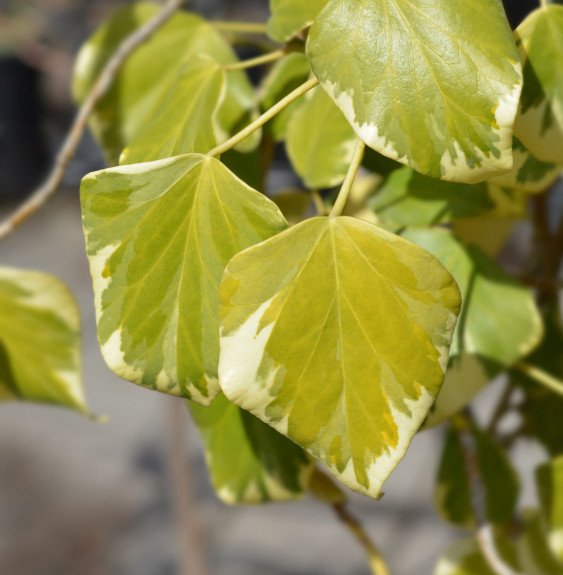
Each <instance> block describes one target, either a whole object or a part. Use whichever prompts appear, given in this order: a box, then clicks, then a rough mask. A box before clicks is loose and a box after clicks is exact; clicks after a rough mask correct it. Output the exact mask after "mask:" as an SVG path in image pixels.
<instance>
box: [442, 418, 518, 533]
mask: <svg viewBox="0 0 563 575" xmlns="http://www.w3.org/2000/svg"><path fill="white" fill-rule="evenodd" d="M468 433H470V434H471V435H472V440H473V442H474V444H475V449H476V453H477V461H476V464H477V465H478V466H479V472H480V475H481V483H482V487H483V494H484V505H485V515H486V518H487V520H488V521H489V522H490V523H494V524H502V523H508V522H510V521H512V520H513V518H514V512H515V509H516V504H517V502H518V494H519V489H520V486H519V484H518V475H517V474H516V472H515V471H514V469H513V467H512V465H511V463H510V460H509V458H508V457H507V455H506V453H505V452H504V451H503V450H502V448H501V447H500V446H499V445H498V444H497V443H495V441H494V440H493V439H492V438H491V437H490V436H489V435H487V434H486V433H484V432H482V431H480V430H478V429H473V430H470V431H468ZM434 502H435V505H436V508H437V509H438V512H439V514H440V515H441V517H443V518H444V519H445V520H446V521H449V522H450V523H453V524H454V525H458V526H460V527H467V528H474V527H476V521H475V514H474V511H473V504H472V495H471V484H470V479H469V477H468V475H467V471H466V469H465V456H464V454H463V447H462V438H461V436H460V433H459V432H458V431H457V430H456V429H453V428H450V429H449V430H448V433H447V436H446V442H445V445H444V449H443V451H442V458H441V460H440V466H439V470H438V478H437V482H436V488H435V492H434Z"/></svg>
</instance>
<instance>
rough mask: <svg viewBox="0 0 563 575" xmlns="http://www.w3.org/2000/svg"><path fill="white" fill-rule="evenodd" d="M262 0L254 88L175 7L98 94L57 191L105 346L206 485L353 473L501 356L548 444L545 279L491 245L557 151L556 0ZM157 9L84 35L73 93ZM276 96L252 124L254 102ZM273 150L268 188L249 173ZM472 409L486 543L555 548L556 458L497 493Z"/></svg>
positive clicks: (549, 338) (562, 90)
mask: <svg viewBox="0 0 563 575" xmlns="http://www.w3.org/2000/svg"><path fill="white" fill-rule="evenodd" d="M271 9H272V17H271V20H270V22H269V24H268V33H269V36H270V40H268V41H266V42H264V43H261V44H260V46H263V45H266V46H268V45H269V44H270V42H271V43H272V50H275V49H278V48H279V46H280V45H281V47H282V50H283V52H284V53H280V56H281V57H280V58H279V59H278V61H277V62H275V63H273V64H272V65H270V67H269V68H268V69H266V70H265V71H264V73H263V75H262V77H261V79H260V82H259V85H258V86H254V85H253V84H252V83H251V82H250V79H249V76H248V75H247V74H246V72H245V71H244V65H239V64H238V58H237V55H236V52H235V49H234V48H233V46H232V45H231V44H230V43H229V40H231V39H232V38H230V37H228V35H224V34H222V33H221V32H220V31H219V30H218V29H216V28H215V27H214V25H213V23H212V22H206V21H204V20H203V19H202V18H200V17H199V16H197V15H194V14H190V13H187V12H182V13H179V14H177V15H175V16H174V17H173V18H172V19H171V20H170V21H169V22H168V23H167V24H166V25H165V26H164V27H162V28H161V29H160V30H159V31H158V32H157V33H156V34H154V36H153V37H152V38H151V39H150V40H149V41H148V42H146V44H144V45H143V46H142V47H141V49H139V50H138V51H137V52H135V53H134V54H133V55H132V56H131V57H130V58H129V59H128V60H127V62H126V63H125V65H124V67H123V68H122V70H121V71H120V72H119V74H118V76H117V78H116V81H115V83H114V85H113V87H112V88H111V90H110V91H109V93H108V94H107V95H106V96H105V97H104V99H103V100H102V101H101V102H100V103H99V105H98V106H97V108H96V110H95V113H94V115H93V117H92V119H91V127H92V130H93V132H94V134H95V136H96V137H97V139H98V140H99V142H100V144H101V146H102V148H103V149H104V151H105V154H106V158H107V161H108V164H109V165H110V166H111V167H109V168H108V169H105V170H102V171H100V172H96V173H93V174H90V175H88V176H86V177H85V178H84V181H83V184H82V189H81V199H82V213H83V223H84V230H85V236H86V247H87V252H88V257H89V260H90V266H91V272H92V277H93V281H94V291H95V297H96V301H95V305H96V313H97V324H98V336H99V340H100V345H101V348H102V352H103V354H104V357H105V359H106V361H107V363H108V365H109V366H110V367H111V368H112V369H113V370H114V371H115V372H116V373H117V374H118V375H119V376H121V377H122V378H124V379H127V380H129V381H132V382H134V383H137V384H140V385H143V386H145V387H148V388H150V389H154V390H158V391H161V392H165V393H169V394H173V395H177V396H181V397H184V398H186V399H188V400H189V401H188V403H189V407H190V410H191V412H192V414H193V417H194V419H195V421H196V423H197V425H198V427H199V429H200V431H201V435H202V438H203V441H204V444H205V449H206V455H207V459H208V463H209V467H210V474H211V477H212V480H213V483H214V486H215V488H216V490H217V493H218V494H219V496H220V497H221V498H222V499H223V500H225V501H227V502H230V503H236V502H262V501H267V500H285V499H290V498H295V497H299V496H300V495H301V494H302V493H303V492H304V491H305V490H307V489H308V488H309V486H310V481H311V477H312V471H313V466H314V465H316V464H317V462H319V463H320V464H322V465H324V466H325V467H326V468H327V469H328V470H329V471H330V472H331V473H332V474H333V475H334V476H336V477H337V478H338V479H339V480H340V481H341V482H342V483H344V484H345V485H347V486H348V487H350V488H352V489H354V490H356V491H359V492H361V493H364V494H367V495H369V496H372V497H378V496H379V494H380V490H381V487H382V484H383V482H384V481H385V480H386V479H387V477H388V476H389V474H390V473H391V472H392V471H393V469H394V468H395V466H396V465H397V464H398V462H399V461H400V460H401V458H402V456H403V455H404V453H405V451H406V450H407V448H408V446H409V444H410V442H411V440H412V438H413V436H414V435H415V434H416V433H417V432H418V430H419V429H420V428H421V427H429V426H432V425H437V424H439V423H442V422H444V421H446V420H448V419H450V418H452V416H453V417H454V419H453V421H454V423H455V417H456V414H457V413H459V412H460V410H463V409H464V408H465V407H466V406H467V405H468V404H469V403H470V402H471V400H472V399H473V397H474V396H475V395H476V394H477V392H478V391H480V390H481V389H482V388H483V387H485V386H486V385H487V384H488V383H489V382H490V381H491V380H492V379H493V378H495V377H497V376H499V375H501V374H503V375H504V376H505V377H508V383H507V384H506V385H507V386H508V389H509V390H511V389H516V388H518V389H520V390H521V393H522V395H523V397H524V398H525V399H524V401H523V403H522V404H521V406H520V408H521V411H522V419H523V421H524V424H525V430H526V433H528V435H530V436H533V437H535V438H537V439H538V440H539V441H541V442H543V443H544V444H545V445H546V446H547V447H548V449H549V450H550V452H551V453H552V455H553V456H559V455H561V451H563V436H562V435H561V433H559V432H558V431H556V430H558V429H560V425H559V424H558V423H557V421H556V420H557V417H559V416H560V414H561V410H560V409H559V408H560V407H561V403H562V400H561V399H560V398H559V397H558V395H557V393H556V392H555V391H554V389H557V383H555V384H553V381H556V380H557V378H559V377H563V366H562V365H560V363H561V362H556V363H553V358H554V357H561V348H560V346H559V344H560V342H561V330H560V326H559V315H558V314H559V310H558V309H557V302H556V299H557V298H556V297H555V296H556V295H557V290H556V289H555V290H554V289H540V290H539V291H540V292H541V293H540V295H541V296H542V297H541V298H540V300H541V303H542V308H541V309H540V308H539V307H538V305H537V303H536V298H535V294H534V292H533V290H532V289H531V288H530V286H528V285H526V284H525V283H524V282H522V281H520V280H519V279H517V278H516V277H514V274H512V275H511V274H509V273H507V271H506V270H504V269H502V268H501V267H500V266H499V264H498V260H499V254H500V253H501V251H502V249H503V247H504V246H505V245H506V244H507V242H508V240H509V239H510V237H511V236H512V232H513V230H514V228H515V227H516V226H517V225H518V223H519V222H520V221H521V220H524V219H526V218H527V217H528V206H529V204H530V201H537V200H535V199H534V198H538V197H540V198H541V197H542V196H538V195H535V194H543V193H545V191H546V190H548V189H549V188H551V187H552V185H553V184H554V183H555V182H556V180H557V179H558V177H559V174H560V171H561V165H562V164H563V101H562V100H563V49H562V46H563V8H562V7H560V6H549V7H542V8H541V9H538V10H536V11H535V12H534V13H533V14H531V15H530V16H529V17H528V19H526V21H525V22H524V23H523V24H522V25H521V26H520V27H519V28H518V30H516V31H515V32H514V34H513V33H512V31H511V30H510V27H509V25H508V23H507V21H506V17H505V14H504V11H503V8H502V4H501V2H500V1H498V0H474V2H472V3H467V2H466V1H464V0H447V1H446V0H444V1H442V0H440V1H432V2H428V1H426V0H409V1H407V0H321V1H315V2H301V1H297V0H272V2H271ZM156 10H157V8H156V7H155V6H153V5H151V4H146V3H138V4H134V5H132V6H129V7H126V8H123V9H121V10H119V11H117V12H116V13H115V14H114V16H112V17H111V19H109V20H108V21H107V22H106V23H104V24H103V25H102V26H101V28H100V29H99V30H98V31H97V32H96V33H95V34H94V36H93V37H92V38H91V39H90V40H89V41H88V42H87V44H86V45H85V46H84V48H83V49H82V51H81V52H80V54H79V56H78V60H77V66H76V75H75V85H74V91H75V95H76V98H77V99H78V101H81V100H82V99H83V98H84V97H85V95H86V94H87V93H88V90H89V89H90V87H91V86H92V83H93V81H94V79H95V78H96V75H97V73H98V72H99V71H100V69H101V68H102V67H103V65H104V63H105V62H106V61H107V60H108V58H109V57H110V55H111V54H112V53H113V52H114V51H115V49H116V47H117V46H118V45H119V43H120V41H121V40H122V39H123V38H125V37H126V36H127V35H128V34H129V33H130V32H131V31H132V30H135V29H136V28H138V27H139V26H141V25H142V24H143V23H144V22H146V21H147V20H148V19H149V18H151V17H152V16H153V15H154V14H155V11H156ZM311 79H313V80H314V79H317V80H318V82H315V81H312V82H311ZM306 82H309V83H308V84H305V83H306ZM315 83H318V84H319V85H317V86H316V87H313V86H314V84H315ZM304 85H306V86H309V87H312V89H311V90H309V91H308V92H307V93H306V94H305V93H304V92H305V90H304V89H301V88H300V87H302V86H304ZM299 90H301V92H300V91H299ZM297 92H299V94H300V95H301V97H300V98H297V97H293V96H294V95H295V94H297ZM288 95H289V96H288ZM284 98H286V100H284ZM280 101H287V104H288V105H287V106H284V107H283V109H280V110H279V113H278V114H277V115H276V116H275V118H273V119H272V120H271V121H270V122H269V123H267V124H266V123H265V122H261V121H260V119H258V120H256V118H258V116H259V115H260V114H261V113H264V112H267V110H269V109H271V108H272V107H273V106H276V105H277V103H278V102H280ZM248 125H251V126H254V127H255V128H256V129H254V130H253V131H252V133H249V134H248V137H246V138H244V139H243V138H239V137H237V134H238V133H239V131H240V130H241V129H242V128H244V127H245V126H248ZM364 146H367V148H366V149H365V152H364ZM284 150H285V152H286V153H287V158H288V161H289V163H290V164H291V166H292V168H293V169H294V172H295V174H296V176H297V178H296V180H295V181H297V182H298V184H297V185H296V186H295V188H292V189H286V188H281V189H277V187H276V185H275V184H273V183H272V182H273V180H272V178H270V167H271V164H272V158H273V157H274V154H278V155H280V154H281V153H282V152H283V151H284ZM360 163H361V166H360V168H359V170H357V168H358V165H359V164H360ZM340 186H342V188H341V191H340V195H338V193H337V192H338V189H337V188H338V187H340ZM337 196H338V201H336V198H337ZM346 200H347V201H346ZM542 201H543V200H541V201H540V202H538V203H539V204H540V205H541V202H542ZM335 202H336V203H335ZM344 204H345V207H344V208H343V209H342V206H343V205H344ZM331 210H332V211H331ZM538 210H539V208H536V211H538ZM329 212H330V215H328V213H329ZM537 215H538V214H536V216H537ZM540 215H541V214H540ZM537 220H539V218H538V217H536V223H537ZM543 232H546V230H545V229H543ZM547 233H548V234H549V230H547ZM561 244H562V245H561V246H559V247H557V249H559V252H557V251H556V250H554V249H549V250H548V251H549V253H548V254H547V253H546V252H545V249H544V251H543V252H542V250H541V249H540V248H541V246H540V248H538V253H537V254H536V253H534V254H532V256H533V257H532V258H531V261H532V264H534V261H533V260H534V258H536V259H539V260H541V259H542V258H547V257H549V258H551V260H550V261H551V263H552V264H553V258H557V257H558V258H559V260H558V261H560V259H561V254H562V253H563V240H562V241H561ZM544 248H545V246H544ZM532 264H529V265H532ZM520 267H521V269H523V270H524V271H527V270H525V269H524V267H525V266H520ZM546 269H547V268H546ZM549 269H550V270H552V269H553V265H551V267H550V268H549ZM556 272H557V269H556V270H555V276H554V277H547V278H542V279H543V280H545V282H557V280H558V277H557V273H556ZM552 275H553V274H552ZM0 287H1V286H0ZM13 289H15V287H14V286H11V285H9V286H8V287H7V289H6V290H4V291H6V293H11V291H10V290H13ZM21 297H23V295H22V296H21ZM32 299H33V298H32ZM22 301H25V300H22ZM33 301H34V300H33ZM0 305H2V290H1V289H0ZM25 305H27V307H28V308H29V307H30V306H31V305H32V304H31V303H28V304H25ZM22 306H24V303H22ZM22 310H23V307H22ZM26 310H27V308H26ZM22 313H23V311H22ZM55 319H57V318H52V320H51V321H52V324H53V329H55V323H56V321H55ZM546 319H547V320H549V321H548V322H547V329H546V330H545V331H546V334H544V323H545V320H546ZM58 320H59V323H57V326H58V327H59V329H62V324H61V325H59V324H60V322H61V321H62V320H61V318H58ZM68 327H69V324H68V323H67V324H66V328H67V329H68ZM14 337H17V334H14ZM61 337H62V334H61ZM69 337H70V336H69ZM6 338H8V336H6ZM555 342H556V343H555ZM0 343H2V344H3V345H4V348H5V349H6V350H8V352H7V353H11V351H10V350H12V347H10V345H11V344H10V342H8V341H6V342H4V341H3V340H0ZM4 348H2V349H4ZM55 351H56V350H55ZM61 361H62V358H61ZM67 361H70V359H69V358H67ZM1 365H3V364H0V367H1ZM14 365H15V364H14ZM523 365H525V366H526V368H525V369H523V368H522V366H523ZM530 365H533V366H535V367H534V368H532V369H530ZM534 370H536V371H537V370H539V371H541V373H542V374H543V376H546V374H548V375H547V377H548V378H549V377H551V378H552V380H551V381H552V385H551V389H548V388H545V387H539V384H538V383H537V381H536V379H537V378H534V377H533V375H534V373H536V371H534ZM55 371H56V369H55ZM55 371H54V372H53V373H55ZM12 372H13V373H12ZM1 373H2V372H0V374H1ZM6 374H7V375H5V376H3V379H5V380H6V383H4V381H3V380H2V381H0V383H2V384H3V387H5V388H6V390H10V392H11V393H14V394H17V393H19V391H18V390H20V387H21V386H20V384H19V383H18V378H17V374H16V371H14V368H13V367H12V368H11V371H8V369H6ZM444 379H445V383H444ZM540 379H541V378H540ZM544 379H545V377H544ZM30 381H31V380H30ZM33 398H34V399H45V397H44V396H40V397H39V396H35V395H34V396H33ZM74 401H75V402H76V401H77V400H76V397H74ZM67 403H68V401H67ZM522 405H524V406H526V409H524V408H522ZM554 406H555V407H554ZM550 410H551V411H550ZM503 414H504V413H500V415H503ZM544 417H545V418H546V421H542V419H543V418H544ZM491 431H496V429H492V430H491ZM469 432H470V433H471V434H473V435H474V444H475V445H476V449H477V452H478V457H477V459H478V464H479V467H480V468H481V476H482V480H483V482H484V485H485V489H486V497H485V499H486V501H485V507H486V510H485V512H486V515H487V518H488V520H489V521H491V522H492V523H494V524H495V525H496V526H497V528H498V538H499V543H498V544H499V547H500V548H502V549H503V553H504V554H505V555H506V557H505V559H506V562H507V563H509V564H512V565H513V566H514V568H515V569H524V570H526V569H528V570H531V569H532V568H533V569H535V571H533V572H538V573H546V574H547V573H556V572H559V571H561V569H562V567H561V566H560V565H559V564H558V561H559V559H560V558H561V550H560V548H559V545H560V540H559V539H560V537H559V539H558V531H557V530H558V529H560V528H561V525H560V523H561V518H560V517H559V516H558V511H557V509H558V501H559V498H561V497H562V494H561V493H562V489H563V483H562V482H561V481H560V477H559V475H561V474H560V473H559V467H561V466H560V462H559V461H558V460H557V459H555V460H553V461H552V462H550V463H547V464H546V466H545V467H543V468H542V469H541V470H540V472H539V473H538V486H539V490H540V494H541V502H542V510H541V512H534V513H527V514H521V513H520V512H519V511H518V509H517V505H516V502H517V494H518V481H517V478H516V475H515V474H514V472H513V470H512V468H511V466H510V461H509V458H508V456H507V452H506V442H505V443H503V441H502V438H499V437H497V435H496V433H487V432H485V431H483V430H480V429H479V428H478V427H477V426H476V425H474V424H471V425H470V431H469ZM459 433H460V432H459V429H458V428H456V427H455V425H454V426H453V427H451V428H450V430H449V432H448V437H447V441H446V444H445V448H444V455H443V459H442V464H441V467H440V472H439V478H438V486H437V493H436V501H437V504H438V507H439V509H440V511H441V513H442V514H443V515H444V516H445V518H446V519H448V520H450V521H452V522H453V523H455V524H457V525H460V526H464V527H470V528H472V527H473V526H474V525H475V520H476V518H475V510H474V509H473V507H472V504H471V499H472V496H471V485H470V480H469V478H468V476H467V474H466V473H465V470H464V455H463V446H462V442H461V441H460V436H459ZM314 477H318V474H315V475H314ZM500 478H502V479H500ZM514 524H518V526H519V529H520V531H521V533H522V534H521V535H520V537H519V538H518V540H517V541H516V542H515V541H514V540H511V539H510V538H509V537H508V536H507V527H508V526H513V525H514ZM559 536H560V533H559ZM484 561H485V559H484V558H483V557H482V556H481V555H480V551H479V549H478V548H477V547H476V546H475V543H474V542H473V541H467V542H464V543H462V544H460V545H457V546H456V547H455V548H454V549H452V551H451V552H450V553H449V554H448V555H447V556H446V558H445V559H444V561H442V562H441V563H440V565H439V566H438V568H437V573H438V574H440V575H445V574H446V573H452V574H453V573H459V574H461V573H486V572H487V569H488V567H487V565H486V563H483V562H484ZM526 562H527V563H526ZM530 565H532V566H531V567H530ZM554 565H556V566H557V567H554ZM550 569H551V570H550ZM554 569H557V571H555V570H554ZM525 572H528V571H525ZM530 572H532V571H530Z"/></svg>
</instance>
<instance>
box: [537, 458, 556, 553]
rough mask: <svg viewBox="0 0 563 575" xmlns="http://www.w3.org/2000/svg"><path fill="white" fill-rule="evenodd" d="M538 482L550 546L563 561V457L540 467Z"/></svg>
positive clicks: (541, 507)
mask: <svg viewBox="0 0 563 575" xmlns="http://www.w3.org/2000/svg"><path fill="white" fill-rule="evenodd" d="M536 484H537V489H538V495H539V500H540V509H541V513H542V516H543V519H544V522H545V525H546V529H547V534H548V542H549V546H550V547H551V549H552V551H553V553H554V554H555V555H556V556H557V557H558V558H559V560H560V561H563V457H556V458H555V459H552V460H551V461H549V462H547V463H544V464H543V465H541V466H540V467H538V469H537V470H536Z"/></svg>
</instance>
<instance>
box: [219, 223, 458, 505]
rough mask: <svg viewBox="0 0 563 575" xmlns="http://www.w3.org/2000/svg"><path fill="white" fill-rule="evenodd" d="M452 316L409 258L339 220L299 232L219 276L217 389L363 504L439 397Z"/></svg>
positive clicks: (443, 285)
mask: <svg viewBox="0 0 563 575" xmlns="http://www.w3.org/2000/svg"><path fill="white" fill-rule="evenodd" d="M459 305H460V299H459V292H458V289H457V286H456V285H455V282H454V281H453V279H452V277H451V276H450V275H449V274H448V273H447V272H446V271H445V270H444V268H443V267H442V266H441V265H440V264H439V263H438V262H437V261H436V260H435V259H434V258H433V257H432V256H431V255H430V254H428V253H426V252H424V251H423V250H421V249H419V248H417V247H416V246H414V245H412V244H410V243H408V242H406V241H404V240H403V239H401V238H399V237H397V236H394V235H392V234H390V233H388V232H386V231H384V230H382V229H380V228H377V227H376V226H373V225H371V224H367V223H365V222H362V221H359V220H356V219H353V218H349V217H338V218H313V219H311V220H307V221H306V222H303V223H301V224H298V225H296V226H295V227H293V228H290V229H289V230H287V231H285V232H283V233H282V234H280V235H278V236H276V237H274V238H271V239H270V240H268V241H266V242H263V243H262V244H259V245H257V246H254V247H252V248H250V249H248V250H245V251H244V252H242V253H240V254H238V255H237V256H236V257H235V258H233V259H232V260H231V262H230V263H229V265H228V267H227V269H226V271H225V275H224V276H223V281H222V284H221V359H220V368H219V371H220V374H219V377H220V383H221V387H222V389H223V391H224V392H225V394H226V395H227V397H228V398H229V399H231V400H232V401H234V402H235V403H236V404H237V405H239V406H240V407H242V408H244V409H246V410H248V411H250V412H251V413H253V414H254V415H256V416H257V417H259V418H260V419H262V420H263V421H265V422H266V423H269V424H270V425H272V427H274V428H275V429H277V430H278V431H279V432H280V433H282V434H284V435H287V436H288V437H289V438H290V439H291V440H292V441H294V442H295V443H297V444H298V445H301V446H302V447H304V448H305V449H306V450H308V451H309V453H311V454H312V455H313V456H314V457H316V458H317V459H319V460H320V461H322V462H323V463H324V464H325V465H326V466H327V467H328V468H329V469H330V470H331V472H332V473H333V474H335V475H336V476H337V477H338V478H339V479H340V480H341V481H342V482H343V483H345V484H346V485H348V486H349V487H351V488H352V489H355V490H357V491H360V492H362V493H365V494H368V495H370V496H372V497H377V496H378V494H379V492H380V489H381V486H382V484H383V482H384V481H385V479H386V478H387V477H388V475H389V474H390V473H391V471H392V470H393V469H394V468H395V466H396V465H397V463H398V462H399V460H400V459H401V458H402V457H403V455H404V453H405V451H406V449H407V448H408V446H409V444H410V442H411V439H412V437H413V436H414V434H415V433H416V431H417V430H418V428H419V427H420V424H421V423H422V421H423V419H424V417H425V416H426V414H427V412H428V410H429V408H430V406H431V405H432V402H433V400H434V398H435V397H436V395H437V393H438V391H439V389H440V386H441V385H442V381H443V378H444V370H445V367H446V363H447V356H448V348H449V345H450V341H451V336H452V332H453V329H454V326H455V321H456V316H457V313H458V311H459ZM407 357H408V361H405V358H407Z"/></svg>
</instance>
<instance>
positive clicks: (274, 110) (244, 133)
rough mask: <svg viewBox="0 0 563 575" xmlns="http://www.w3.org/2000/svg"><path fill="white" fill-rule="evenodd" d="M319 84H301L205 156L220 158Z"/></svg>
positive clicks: (310, 82) (316, 82) (311, 82)
mask: <svg viewBox="0 0 563 575" xmlns="http://www.w3.org/2000/svg"><path fill="white" fill-rule="evenodd" d="M318 84H319V81H318V80H317V78H312V79H311V80H307V81H306V82H305V83H303V84H301V86H299V87H298V88H296V89H295V90H293V92H290V93H289V94H288V95H287V96H286V97H285V98H282V99H281V100H280V101H279V102H277V103H276V104H274V105H273V106H272V107H271V108H270V109H269V110H267V111H266V112H264V113H263V114H262V115H261V116H259V117H258V118H256V120H254V121H253V122H251V123H250V124H248V126H246V128H243V129H242V130H241V131H240V132H238V134H235V135H234V136H233V137H232V138H229V139H228V140H227V141H226V142H223V143H222V144H219V145H218V146H217V147H216V148H213V150H211V151H210V152H209V153H208V154H207V155H208V156H211V157H215V156H220V155H221V154H224V153H225V152H228V151H229V150H230V149H231V148H234V147H235V146H236V145H237V144H240V142H242V141H243V140H244V139H245V138H247V137H248V136H250V135H251V134H252V133H254V132H255V131H256V130H258V129H259V128H261V127H262V126H263V125H264V124H266V123H267V122H269V121H270V120H271V119H272V118H274V117H275V116H277V115H278V114H279V113H280V112H281V111H282V110H284V109H285V108H287V106H289V105H290V104H291V103H292V102H295V100H297V99H298V98H300V97H301V96H303V95H304V94H306V93H307V92H308V91H309V90H312V89H313V88H314V87H315V86H317V85H318Z"/></svg>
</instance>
